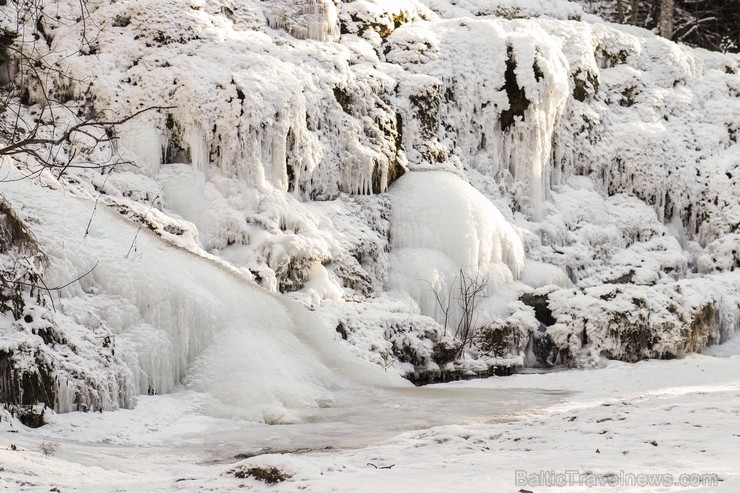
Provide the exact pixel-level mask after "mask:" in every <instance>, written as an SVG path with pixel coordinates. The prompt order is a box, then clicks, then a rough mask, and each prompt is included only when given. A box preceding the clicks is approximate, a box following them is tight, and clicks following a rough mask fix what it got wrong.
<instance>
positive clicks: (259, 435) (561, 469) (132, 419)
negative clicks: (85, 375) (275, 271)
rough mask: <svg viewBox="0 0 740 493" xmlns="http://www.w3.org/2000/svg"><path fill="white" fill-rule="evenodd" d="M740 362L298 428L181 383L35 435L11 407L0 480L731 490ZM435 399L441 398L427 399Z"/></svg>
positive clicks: (465, 389) (415, 399) (64, 486)
mask: <svg viewBox="0 0 740 493" xmlns="http://www.w3.org/2000/svg"><path fill="white" fill-rule="evenodd" d="M737 359H738V358H737V356H734V357H729V358H717V357H710V356H700V355H696V356H690V357H687V358H685V359H682V360H673V361H668V362H657V361H649V362H642V363H639V364H635V365H629V364H624V363H618V362H610V363H609V364H608V366H607V367H606V368H603V369H598V370H580V371H565V372H555V373H549V374H531V375H517V376H513V377H507V378H491V379H487V380H476V381H469V382H457V383H452V384H445V385H434V386H429V387H424V388H416V389H414V388H412V389H408V390H404V391H402V392H400V393H381V394H374V395H372V396H371V400H370V402H368V401H367V400H363V399H362V397H360V399H359V400H356V401H355V402H354V404H355V405H353V404H352V403H349V404H348V407H346V408H338V409H323V410H322V409H319V410H317V412H316V415H315V417H314V420H313V421H311V422H310V423H307V424H302V425H300V424H297V425H289V426H277V427H276V426H268V425H256V424H253V425H249V424H246V423H243V422H242V423H239V422H234V421H229V420H218V419H215V418H212V417H207V416H203V415H200V414H199V413H198V412H197V403H198V398H197V396H193V395H188V394H185V393H181V394H173V395H170V396H153V397H150V396H144V397H142V398H141V399H140V403H139V405H138V406H137V408H136V409H134V410H124V411H119V412H115V413H103V414H99V413H87V414H83V413H79V414H76V415H72V414H67V415H54V416H52V417H51V418H50V420H51V423H50V424H49V425H47V426H46V427H45V428H40V429H37V430H29V429H25V428H18V424H17V423H14V422H8V421H6V420H5V418H3V422H2V423H1V424H0V426H2V429H3V432H4V434H5V436H6V438H7V440H8V442H9V443H12V444H14V445H16V450H14V451H12V450H9V449H6V450H2V451H0V457H2V461H3V467H4V471H3V476H2V478H1V479H0V481H1V482H0V484H1V485H2V487H4V488H7V489H10V490H15V491H48V490H49V489H50V488H52V487H57V488H58V489H60V490H62V491H65V490H68V491H80V492H85V491H91V492H92V491H100V490H105V491H108V490H116V491H122V492H127V491H141V489H142V488H143V489H146V490H147V491H200V490H202V489H203V488H208V489H209V490H210V491H216V492H218V491H233V490H235V489H239V488H246V489H249V490H250V491H299V490H300V491H334V490H336V491H352V492H364V491H367V492H370V491H378V490H379V489H385V490H388V491H399V492H400V491H409V490H410V489H414V490H417V489H423V490H424V491H438V492H442V491H459V490H465V491H469V490H486V489H493V490H497V491H510V490H511V491H516V490H518V489H521V488H524V489H530V490H533V491H545V492H554V491H561V490H562V489H563V487H562V486H555V485H554V484H550V485H547V484H545V485H538V484H537V483H531V484H530V485H529V486H527V485H524V484H521V483H516V476H515V474H516V471H528V472H529V473H531V474H537V473H538V472H539V471H553V473H558V474H564V473H565V471H575V472H577V473H578V474H579V475H580V477H581V481H583V484H582V485H580V486H579V485H578V484H576V485H572V486H568V487H567V489H568V491H575V492H580V491H584V492H585V491H596V492H599V491H612V490H613V489H614V486H600V487H590V486H589V485H591V484H593V483H592V481H594V478H595V477H596V476H600V477H602V478H607V477H608V475H616V476H619V475H620V473H622V474H623V477H628V476H627V475H628V474H633V475H637V474H641V473H642V474H655V475H664V474H671V475H672V478H675V479H676V481H678V478H679V476H680V475H681V474H698V475H704V479H705V481H711V480H712V479H713V478H714V476H712V475H716V476H717V477H718V479H719V481H718V482H717V483H716V484H714V485H713V483H705V484H704V486H703V487H690V488H689V487H686V486H684V487H681V486H679V485H678V484H677V485H675V486H674V485H673V483H672V482H671V484H670V485H669V486H667V487H665V486H662V483H661V486H657V487H656V486H653V487H639V486H636V485H634V484H633V485H631V486H630V485H629V484H627V485H622V486H619V490H620V491H627V492H632V491H641V492H643V491H648V492H658V491H714V492H722V491H728V492H729V491H735V490H736V489H737V488H738V486H739V485H740V475H738V471H737V467H736V464H735V456H736V454H737V451H738V437H737V436H736V433H735V431H736V430H733V429H732V424H733V423H735V422H736V421H737V407H738V404H739V403H740V382H739V381H738V379H737V372H736V367H737ZM366 397H368V396H366ZM432 399H433V402H435V403H436V405H435V406H428V405H425V404H424V403H425V402H429V400H432ZM453 410H454V411H453ZM430 425H434V426H432V427H430ZM728 426H729V428H728ZM12 432H15V433H12ZM44 441H46V442H53V443H58V444H59V446H58V448H57V451H56V452H55V453H54V454H53V455H50V456H44V455H43V454H42V453H41V452H40V445H41V443H42V442H44ZM327 445H330V446H332V447H336V446H338V445H339V446H340V447H342V448H340V449H337V448H330V449H326V448H325V447H326V446H327ZM345 447H346V448H345ZM237 453H244V454H246V455H247V456H249V455H251V454H253V453H256V454H257V455H256V456H252V457H246V458H236V457H234V456H235V455H236V454H237ZM371 464H372V465H371ZM241 466H244V467H245V468H248V467H267V466H273V467H278V468H279V469H280V470H281V471H284V472H287V473H289V474H291V478H290V479H288V480H286V481H285V482H282V483H278V484H276V485H272V486H268V485H266V484H265V483H262V482H260V481H257V480H256V479H253V478H245V479H237V478H235V477H234V476H233V474H230V473H229V471H232V470H234V469H235V468H237V467H241ZM659 477H660V478H663V476H659ZM589 478H590V479H589Z"/></svg>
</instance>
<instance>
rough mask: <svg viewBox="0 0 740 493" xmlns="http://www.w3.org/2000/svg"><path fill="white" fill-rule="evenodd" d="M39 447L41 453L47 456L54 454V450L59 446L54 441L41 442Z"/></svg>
mask: <svg viewBox="0 0 740 493" xmlns="http://www.w3.org/2000/svg"><path fill="white" fill-rule="evenodd" d="M40 448H41V453H42V454H44V455H46V456H47V457H48V456H50V455H54V452H56V451H57V449H58V448H59V444H58V443H56V442H41V445H40Z"/></svg>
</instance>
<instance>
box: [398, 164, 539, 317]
mask: <svg viewBox="0 0 740 493" xmlns="http://www.w3.org/2000/svg"><path fill="white" fill-rule="evenodd" d="M389 193H390V196H391V269H390V275H389V279H388V284H389V288H390V289H398V290H401V291H404V292H406V293H408V294H409V295H410V296H411V297H412V298H414V299H415V300H417V301H418V303H419V308H420V310H421V312H422V313H423V314H425V315H430V316H433V317H435V318H437V319H438V320H439V319H440V318H441V316H442V314H441V313H439V306H438V305H439V303H438V301H437V300H436V298H435V291H436V292H437V293H445V292H447V291H448V290H449V288H450V287H451V286H453V284H454V282H455V279H456V278H457V277H458V275H459V273H460V272H461V271H464V272H465V273H466V275H472V276H474V277H475V276H483V277H485V279H486V280H487V289H488V290H490V291H494V290H496V289H498V288H500V287H501V286H503V285H504V284H506V283H508V282H511V281H512V280H514V279H516V278H518V277H519V276H520V275H521V273H522V271H523V270H524V264H525V255H524V246H523V244H522V240H521V237H520V236H519V234H518V233H517V232H516V230H515V229H514V227H513V226H512V225H511V224H510V223H509V222H508V221H507V220H506V219H505V218H504V217H503V215H502V214H501V212H499V210H498V209H497V208H496V206H495V205H493V204H492V203H491V201H489V200H488V199H487V198H486V197H485V196H483V194H481V193H480V192H479V191H477V190H476V189H475V188H473V187H472V186H471V185H470V184H468V183H467V182H465V181H464V180H463V179H462V178H460V177H459V176H457V175H455V174H452V173H449V172H444V171H416V172H410V173H406V174H405V175H404V176H403V177H401V178H400V179H399V180H398V181H396V182H395V183H394V184H393V186H392V187H391V188H390V190H389Z"/></svg>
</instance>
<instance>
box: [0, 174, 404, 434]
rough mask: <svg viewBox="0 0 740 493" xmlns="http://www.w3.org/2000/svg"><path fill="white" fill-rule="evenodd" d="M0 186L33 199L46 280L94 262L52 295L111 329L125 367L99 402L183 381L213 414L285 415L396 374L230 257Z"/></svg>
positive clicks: (87, 208)
mask: <svg viewBox="0 0 740 493" xmlns="http://www.w3.org/2000/svg"><path fill="white" fill-rule="evenodd" d="M5 193H6V195H7V198H8V200H10V201H11V203H12V204H13V206H14V207H16V208H18V209H19V210H27V209H29V208H31V207H32V209H33V215H34V218H35V219H34V220H35V222H36V227H35V228H34V229H35V231H36V234H37V235H38V240H39V243H40V244H41V245H43V248H44V250H45V252H46V254H47V255H48V257H49V261H50V263H51V265H53V269H51V270H50V271H49V272H48V274H47V277H46V282H47V283H49V284H48V285H49V286H52V285H62V284H64V283H65V282H66V281H68V280H69V279H74V278H76V277H77V276H78V275H79V274H80V273H84V272H87V271H89V270H90V269H91V268H92V267H94V269H92V272H91V273H90V274H89V275H88V276H85V277H83V278H82V279H80V281H79V282H78V283H74V284H72V285H70V286H68V287H66V288H64V289H62V290H61V292H60V294H59V296H60V299H59V300H58V303H59V307H60V309H63V311H64V319H63V320H62V321H61V323H64V324H66V325H67V330H70V331H72V330H75V331H80V330H81V331H86V330H96V329H98V328H105V329H106V330H107V331H109V332H110V333H111V334H112V335H113V338H114V344H115V351H114V353H113V354H114V355H115V354H116V352H117V353H118V354H119V357H122V358H123V359H124V360H125V362H126V364H127V367H128V369H129V371H130V374H129V375H125V376H124V382H123V386H122V388H121V389H120V391H119V390H118V389H115V388H111V389H110V391H111V395H110V396H106V399H104V400H103V401H102V402H100V403H99V406H100V408H101V409H114V408H116V407H119V406H121V407H130V406H132V405H133V403H134V402H135V396H136V395H138V394H142V393H143V394H146V393H150V394H151V393H169V392H172V391H173V390H175V388H176V387H177V386H178V385H179V384H180V383H181V382H184V383H185V384H186V386H187V387H189V388H192V389H193V390H197V391H200V392H203V393H205V394H206V395H208V396H209V399H208V400H207V402H208V404H207V407H206V409H204V411H206V412H209V413H210V414H212V415H216V416H224V417H230V418H238V419H249V420H255V421H267V422H285V421H290V420H291V419H292V418H291V417H290V416H291V411H290V410H291V409H296V408H304V407H315V406H318V405H324V404H326V403H327V402H330V401H331V399H332V390H336V389H338V388H341V387H346V386H348V385H350V382H352V381H356V382H367V381H374V382H375V383H376V384H377V383H383V384H386V385H393V384H394V383H393V380H392V379H390V378H387V377H386V376H385V375H383V374H382V371H381V370H380V369H379V368H377V367H376V366H372V365H369V364H363V363H361V362H358V361H356V360H355V359H354V358H353V357H351V356H350V355H349V354H348V353H347V352H346V349H344V348H342V347H341V346H338V344H337V343H336V342H335V341H333V340H332V336H331V334H330V333H329V332H327V331H326V329H325V328H324V327H323V326H322V325H321V324H320V323H318V322H317V321H316V320H315V319H314V317H312V316H311V314H310V313H309V312H308V311H306V310H305V309H304V308H303V307H301V306H300V305H298V304H297V303H295V302H292V301H290V300H286V299H282V298H279V297H277V296H275V295H273V294H270V293H268V292H266V291H264V290H262V289H260V288H258V287H256V286H254V285H252V284H251V283H250V282H248V280H246V279H245V278H244V277H243V276H241V275H240V274H239V273H238V272H236V271H235V270H234V269H233V268H231V267H229V266H228V265H227V264H224V263H222V262H219V261H217V260H216V259H212V258H211V259H209V258H207V257H204V256H200V255H197V254H195V253H192V252H189V251H187V250H185V249H182V248H179V247H176V246H174V245H172V244H169V243H167V242H166V241H163V240H162V239H161V238H160V237H158V236H157V235H155V234H154V233H152V232H150V231H149V230H148V229H146V228H143V229H141V228H137V227H136V225H135V224H131V223H130V222H128V221H126V220H124V219H122V218H120V217H119V216H118V215H117V214H116V213H115V212H112V211H109V210H107V209H106V208H103V209H98V210H96V211H94V210H93V204H92V203H91V202H88V201H85V200H80V199H78V198H74V197H68V196H67V197H65V196H64V195H63V194H62V193H60V192H58V191H48V190H45V189H44V188H42V187H39V186H38V185H37V184H35V183H32V182H30V181H28V182H25V181H21V182H17V183H16V184H14V185H12V186H7V187H5ZM60 210H63V211H65V214H64V216H63V217H60V216H59V214H58V211H60ZM89 219H92V221H91V223H90V228H89V233H88V234H86V224H87V222H88V220H89ZM55 296H56V295H55ZM59 385H60V387H59V389H58V394H59V400H58V402H57V405H56V407H57V409H58V410H59V411H70V410H75V409H76V408H75V406H74V399H75V395H74V393H73V392H68V391H67V389H66V387H65V385H64V383H63V382H62V383H59Z"/></svg>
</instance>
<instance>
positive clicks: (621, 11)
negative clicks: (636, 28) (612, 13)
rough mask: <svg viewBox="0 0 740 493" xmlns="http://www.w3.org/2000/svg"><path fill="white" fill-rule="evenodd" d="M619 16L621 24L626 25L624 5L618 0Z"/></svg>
mask: <svg viewBox="0 0 740 493" xmlns="http://www.w3.org/2000/svg"><path fill="white" fill-rule="evenodd" d="M617 15H618V16H619V23H620V24H624V5H622V0H617Z"/></svg>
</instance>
